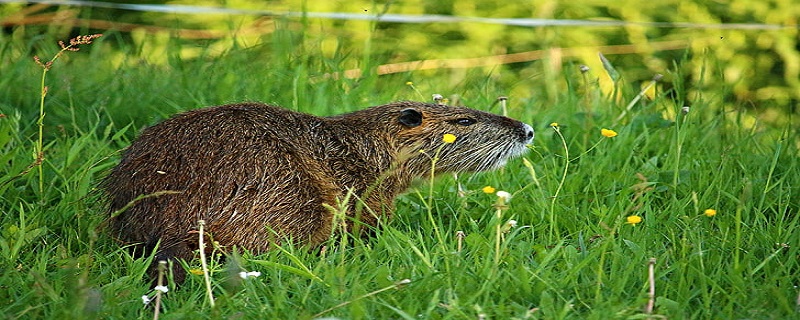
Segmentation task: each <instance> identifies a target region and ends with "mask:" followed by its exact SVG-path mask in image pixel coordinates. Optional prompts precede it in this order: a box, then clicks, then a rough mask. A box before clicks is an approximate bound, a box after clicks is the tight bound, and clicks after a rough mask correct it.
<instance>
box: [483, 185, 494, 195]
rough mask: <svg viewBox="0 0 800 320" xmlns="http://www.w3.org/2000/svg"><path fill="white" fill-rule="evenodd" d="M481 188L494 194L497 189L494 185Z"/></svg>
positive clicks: (487, 192)
mask: <svg viewBox="0 0 800 320" xmlns="http://www.w3.org/2000/svg"><path fill="white" fill-rule="evenodd" d="M481 190H483V193H486V194H492V193H494V191H495V189H494V187H492V186H485V187H483V189H481Z"/></svg>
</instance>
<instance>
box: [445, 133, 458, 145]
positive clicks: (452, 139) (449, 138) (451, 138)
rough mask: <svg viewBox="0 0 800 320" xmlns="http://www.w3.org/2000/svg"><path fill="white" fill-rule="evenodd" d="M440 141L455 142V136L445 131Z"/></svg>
mask: <svg viewBox="0 0 800 320" xmlns="http://www.w3.org/2000/svg"><path fill="white" fill-rule="evenodd" d="M442 141H444V143H453V142H456V136H454V135H452V134H449V133H445V134H444V136H442Z"/></svg>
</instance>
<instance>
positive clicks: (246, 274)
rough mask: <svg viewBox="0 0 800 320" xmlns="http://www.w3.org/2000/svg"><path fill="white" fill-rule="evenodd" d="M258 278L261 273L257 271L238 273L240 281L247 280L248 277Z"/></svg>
mask: <svg viewBox="0 0 800 320" xmlns="http://www.w3.org/2000/svg"><path fill="white" fill-rule="evenodd" d="M259 276H261V272H258V271H250V272H245V271H242V272H239V277H240V278H242V279H247V278H249V277H253V278H258V277H259Z"/></svg>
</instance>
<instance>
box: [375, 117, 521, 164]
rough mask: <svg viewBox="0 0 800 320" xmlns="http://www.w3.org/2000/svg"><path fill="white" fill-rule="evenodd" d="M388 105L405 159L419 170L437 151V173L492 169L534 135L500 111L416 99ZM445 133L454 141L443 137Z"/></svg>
mask: <svg viewBox="0 0 800 320" xmlns="http://www.w3.org/2000/svg"><path fill="white" fill-rule="evenodd" d="M389 106H392V107H393V108H392V110H391V112H390V114H391V115H392V117H393V118H394V119H393V120H392V121H393V125H392V126H391V127H393V128H395V129H396V130H397V131H396V132H393V134H394V135H395V138H396V139H395V141H396V143H397V146H398V147H399V150H402V152H403V153H405V154H406V155H407V157H408V158H407V164H408V165H411V166H414V167H417V168H418V169H420V170H423V171H427V170H429V168H430V165H431V162H430V159H432V158H433V157H435V156H437V155H438V159H439V160H438V162H437V163H436V167H435V170H436V171H437V172H440V173H442V172H465V171H484V170H492V169H496V168H499V167H501V166H503V165H504V164H505V163H506V161H507V160H508V159H509V158H512V157H515V156H519V155H521V154H523V153H525V151H526V150H527V149H526V145H527V144H529V143H531V141H533V136H534V133H533V128H531V126H529V125H527V124H525V123H522V122H520V121H517V120H514V119H511V118H508V117H504V116H499V115H495V114H491V113H487V112H483V111H478V110H474V109H469V108H463V107H453V106H445V105H437V104H427V103H419V102H400V103H396V104H392V105H389ZM445 134H449V135H453V136H455V141H452V142H449V141H447V142H446V141H445V139H444V136H445ZM448 138H452V137H448ZM425 166H427V168H425Z"/></svg>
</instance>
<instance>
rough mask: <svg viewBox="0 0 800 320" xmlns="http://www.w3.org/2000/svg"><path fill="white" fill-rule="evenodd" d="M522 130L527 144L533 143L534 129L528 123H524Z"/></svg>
mask: <svg viewBox="0 0 800 320" xmlns="http://www.w3.org/2000/svg"><path fill="white" fill-rule="evenodd" d="M522 130H523V132H524V134H525V143H530V142H531V141H533V136H534V133H533V128H532V127H531V126H529V125H528V124H527V123H523V124H522Z"/></svg>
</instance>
